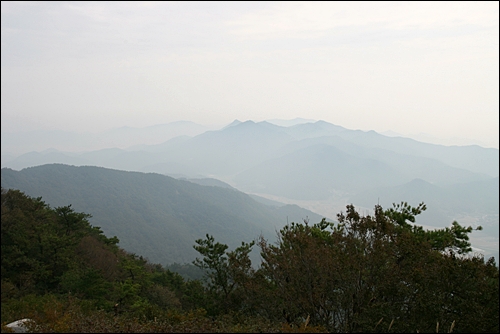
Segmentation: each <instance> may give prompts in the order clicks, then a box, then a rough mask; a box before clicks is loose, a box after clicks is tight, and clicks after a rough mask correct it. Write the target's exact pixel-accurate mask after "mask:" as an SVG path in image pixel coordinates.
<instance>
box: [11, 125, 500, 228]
mask: <svg viewBox="0 0 500 334" xmlns="http://www.w3.org/2000/svg"><path fill="white" fill-rule="evenodd" d="M273 123H276V124H273ZM297 123H298V124H297ZM278 124H280V125H278ZM291 124H293V125H291ZM283 125H289V126H283ZM122 130H123V129H122ZM176 133H180V134H181V135H180V136H177V137H173V138H172V131H165V134H164V136H165V137H164V138H165V140H164V141H163V142H158V143H156V144H154V145H147V143H144V142H142V143H141V142H137V144H136V145H132V146H129V147H127V148H124V147H123V146H121V147H122V148H117V147H111V148H108V149H102V150H95V151H87V152H80V153H76V152H62V151H57V150H47V151H43V152H32V153H28V154H24V155H21V156H19V157H17V158H12V157H10V158H9V160H6V161H5V162H4V161H2V167H9V168H12V169H15V170H21V169H23V168H26V167H32V166H38V165H42V164H48V163H64V164H68V165H75V166H84V165H88V166H101V167H106V168H112V169H118V170H124V171H137V172H153V173H160V174H165V175H170V176H173V177H176V178H185V179H197V180H199V181H197V182H198V183H202V182H209V183H210V182H212V183H213V182H214V181H207V180H205V179H217V180H219V181H223V182H225V183H226V184H227V185H228V186H230V187H233V188H235V189H238V190H239V191H243V192H245V193H249V194H252V195H253V196H256V195H258V196H260V197H254V198H255V199H257V200H259V201H260V202H265V201H270V200H277V201H278V202H284V203H296V204H299V205H301V206H304V207H306V208H311V209H312V208H313V207H314V208H319V207H322V208H325V205H330V204H331V206H332V207H333V208H335V210H339V209H342V208H345V204H349V203H353V204H354V205H357V206H361V207H364V208H368V209H369V208H373V205H374V204H376V203H377V202H380V203H381V204H383V205H384V207H387V206H390V205H391V203H392V202H399V201H409V202H410V204H412V205H416V204H418V203H413V202H412V201H417V200H418V201H419V202H420V201H424V202H426V203H427V204H428V208H429V209H428V213H426V216H425V220H426V221H425V222H422V224H427V225H432V226H448V225H449V224H450V223H451V222H452V221H453V220H454V219H458V218H463V220H464V221H463V222H461V221H459V222H460V223H465V224H467V223H469V222H474V223H476V224H482V225H485V226H488V228H492V229H493V230H495V227H494V226H495V225H496V226H497V227H496V230H498V211H499V210H498V174H499V173H498V172H499V151H498V149H493V148H483V147H480V146H474V145H473V146H443V145H435V144H428V143H422V142H418V141H416V140H413V139H408V138H402V137H388V136H384V135H381V134H378V133H376V132H374V131H360V130H349V129H346V128H343V127H341V126H338V125H335V124H331V123H328V122H324V121H316V122H307V120H296V121H293V122H277V121H276V120H274V122H272V121H271V122H266V121H264V122H254V121H243V122H242V121H238V120H236V121H234V122H232V123H231V124H229V125H227V126H225V127H223V128H222V129H220V130H210V131H205V132H203V133H200V134H196V135H193V134H190V133H181V132H176ZM157 134H158V133H157ZM160 134H161V131H160ZM160 137H161V136H160ZM200 180H205V181H200ZM194 182H196V181H194ZM419 182H420V183H419ZM218 186H220V184H219V185H218ZM320 202H321V203H322V204H321V205H316V204H317V203H320ZM267 203H272V202H267ZM311 203H313V204H314V205H313V204H311ZM308 205H309V206H308ZM315 211H317V212H319V213H323V214H325V212H327V210H316V209H315ZM331 211H332V210H330V211H328V213H330V212H331ZM330 216H331V215H330ZM492 226H493V227H492Z"/></svg>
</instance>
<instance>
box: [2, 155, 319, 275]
mask: <svg viewBox="0 0 500 334" xmlns="http://www.w3.org/2000/svg"><path fill="white" fill-rule="evenodd" d="M194 181H195V182H198V183H204V184H206V185H200V184H196V183H193V182H190V181H187V180H176V179H173V178H171V177H168V176H165V175H159V174H151V173H149V174H146V173H138V172H124V171H118V170H112V169H106V168H101V167H91V166H83V167H74V166H67V165H61V164H50V165H43V166H38V167H32V168H27V169H24V170H22V171H14V170H12V169H7V168H3V169H2V171H1V184H2V187H3V188H6V189H9V188H13V189H19V190H21V191H23V192H25V193H26V194H27V195H30V196H32V197H39V196H42V197H43V200H44V201H45V202H46V203H48V204H50V205H51V206H52V207H57V206H65V205H69V204H71V205H72V207H73V208H74V209H75V210H76V211H78V212H86V213H89V214H91V215H92V216H93V218H92V219H91V223H92V224H93V225H95V226H100V227H101V228H102V230H103V231H104V232H105V234H106V235H107V236H114V235H116V236H117V237H118V238H119V239H120V246H121V247H122V248H124V249H125V250H127V251H129V252H134V253H137V254H139V255H142V256H145V257H147V258H148V259H149V260H151V261H152V262H154V263H162V264H164V265H166V264H171V263H173V262H177V263H183V262H190V261H192V260H194V258H195V257H196V256H197V255H198V254H197V253H196V252H195V251H194V249H193V247H192V246H193V245H194V243H195V240H196V239H198V238H204V237H205V234H207V233H208V234H212V235H213V236H214V237H215V238H216V240H217V241H220V242H223V243H226V244H228V245H230V246H231V247H233V248H234V247H237V246H239V245H240V243H241V242H242V241H251V240H254V239H255V238H257V237H258V236H259V235H261V234H262V235H264V236H265V237H266V238H267V239H269V240H274V238H275V237H276V231H277V230H279V229H280V228H282V227H283V226H284V225H285V224H286V223H287V221H289V222H292V221H295V222H301V221H302V220H303V219H309V220H310V221H311V223H315V222H318V221H320V220H321V218H322V217H321V216H319V215H317V214H315V213H313V212H311V211H308V210H305V209H302V208H299V207H298V206H296V205H281V206H272V205H265V204H262V203H259V202H257V201H255V200H254V199H252V198H250V196H248V195H246V194H244V193H242V192H239V191H237V190H236V189H234V188H230V187H225V186H223V187H221V185H223V184H222V183H221V182H220V181H217V180H214V181H213V182H215V183H216V186H213V185H211V184H209V183H210V180H208V179H205V180H194ZM254 255H257V254H254ZM257 256H258V255H257ZM256 263H258V261H257V262H256Z"/></svg>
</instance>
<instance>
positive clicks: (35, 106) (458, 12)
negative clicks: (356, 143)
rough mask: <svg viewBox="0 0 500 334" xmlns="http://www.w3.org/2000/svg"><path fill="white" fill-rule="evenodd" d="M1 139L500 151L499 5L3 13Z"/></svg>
mask: <svg viewBox="0 0 500 334" xmlns="http://www.w3.org/2000/svg"><path fill="white" fill-rule="evenodd" d="M1 29H2V30H1V31H2V35H1V43H2V44H1V49H2V50H1V52H2V59H1V80H2V81H1V84H2V88H1V121H2V131H18V130H31V129H67V130H72V131H73V130H78V131H97V130H104V129H108V128H112V127H120V126H125V125H126V126H136V127H143V126H148V125H153V124H159V123H168V122H172V121H178V120H190V121H194V122H197V123H200V124H207V125H208V124H224V123H229V122H231V121H232V120H234V119H239V120H242V121H243V120H247V119H252V120H255V121H260V120H264V119H272V118H282V119H292V118H296V117H302V118H311V119H317V120H319V119H322V120H325V121H328V122H331V123H334V124H337V125H341V126H344V127H347V128H350V129H362V130H375V131H379V132H382V131H387V130H392V131H396V132H399V133H404V134H409V133H419V132H425V133H428V134H430V135H432V136H436V137H465V138H471V139H473V140H475V141H478V142H482V143H484V144H486V145H487V146H490V147H497V148H498V138H499V3H498V2H431V3H426V2H401V3H393V2H390V3H388V2H375V3H373V2H369V3H359V2H354V3H351V2H348V3H338V2H322V3H310V2H307V3H297V2H293V3H283V2H279V3H273V2H265V3H254V2H252V3H240V2H238V3H227V2H223V3H217V2H216V3H205V2H203V3H192V2H189V3H157V2H140V3H139V2H137V3H129V2H126V3H115V2H108V3H102V2H4V1H2V2H1Z"/></svg>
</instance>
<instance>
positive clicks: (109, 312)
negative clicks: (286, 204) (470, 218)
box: [1, 189, 499, 332]
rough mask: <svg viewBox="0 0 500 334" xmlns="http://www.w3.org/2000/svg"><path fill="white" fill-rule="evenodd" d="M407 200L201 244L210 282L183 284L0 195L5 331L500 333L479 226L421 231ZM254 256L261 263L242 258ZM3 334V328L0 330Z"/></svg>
mask: <svg viewBox="0 0 500 334" xmlns="http://www.w3.org/2000/svg"><path fill="white" fill-rule="evenodd" d="M423 210H425V205H424V204H423V203H422V204H420V205H418V206H417V207H411V206H410V205H408V204H407V203H401V204H399V205H395V206H394V207H393V208H391V209H388V210H384V209H383V208H382V207H380V206H375V214H374V215H373V216H361V215H360V214H359V213H358V212H357V211H356V209H355V208H354V206H352V205H350V206H347V208H346V212H345V213H340V214H339V215H338V221H339V223H338V224H334V223H330V222H327V221H326V220H323V221H321V222H320V223H317V224H313V225H309V224H308V223H307V222H304V223H292V224H290V225H287V226H285V227H284V228H283V229H281V230H280V231H279V237H278V242H276V243H269V242H268V241H267V240H266V239H264V238H263V237H261V238H260V239H258V240H254V241H251V242H249V243H247V242H242V244H241V246H240V247H237V248H236V249H234V250H232V251H229V250H228V247H227V245H225V244H221V243H219V242H217V241H216V240H215V239H214V238H213V237H212V236H210V235H207V236H206V238H205V239H198V240H196V241H195V245H194V248H195V249H196V250H197V251H198V253H199V254H200V258H198V259H197V260H196V261H195V265H197V266H199V267H201V268H202V269H204V270H205V273H206V274H205V278H204V280H203V281H199V280H184V279H183V278H182V277H181V276H180V275H178V274H176V273H174V272H171V271H169V270H166V269H164V268H163V267H162V266H161V265H157V264H152V263H149V262H148V261H146V260H145V259H143V258H142V257H140V256H137V255H134V254H130V253H127V252H125V251H123V250H122V249H120V248H119V247H118V246H117V243H118V239H117V238H116V237H111V238H109V237H106V236H105V235H104V234H103V233H102V231H101V230H100V228H98V227H95V226H91V225H90V224H89V222H88V218H89V215H88V214H86V213H78V212H75V211H74V210H73V209H72V208H71V206H66V207H58V208H50V207H49V206H48V205H46V204H45V203H44V202H43V201H42V199H41V198H31V197H28V196H26V195H25V194H23V193H22V192H20V191H18V190H8V191H5V190H3V189H2V194H1V214H2V220H1V238H2V240H1V241H2V244H1V247H2V249H1V250H2V265H1V277H2V281H1V284H2V286H1V288H2V289H1V293H2V296H1V298H2V299H1V300H2V309H1V312H2V313H1V315H2V325H5V324H6V323H8V322H11V321H14V320H17V319H21V318H31V319H34V320H35V323H36V325H35V323H34V324H33V325H32V328H31V329H32V330H35V331H41V332H43V331H56V332H84V331H85V332H104V331H110V332H116V331H125V332H168V331H170V332H171V331H177V332H188V331H196V332H235V331H244V332H258V331H266V332H283V331H288V332H293V331H302V332H304V331H310V332H321V331H328V332H360V331H362V332H374V331H382V332H385V331H393V332H415V331H417V330H418V331H420V332H430V331H433V332H434V331H441V332H448V331H453V332H498V330H499V328H498V326H499V319H498V313H499V310H498V308H499V300H498V296H499V294H498V283H499V281H498V267H497V265H496V263H495V261H494V259H493V258H490V259H489V260H488V261H485V260H484V259H483V258H482V257H481V256H479V255H475V254H471V249H470V243H469V242H468V234H470V233H471V232H472V231H473V229H472V228H471V227H462V226H460V225H459V224H458V223H454V224H453V225H452V226H451V227H448V228H444V229H440V230H434V231H426V230H424V229H422V228H421V227H419V226H417V225H415V224H414V223H415V220H416V219H415V217H416V216H417V215H418V214H419V213H421V212H422V211H423ZM255 245H257V246H258V247H259V248H260V251H261V255H262V263H261V264H260V266H259V267H256V268H254V267H253V266H252V265H251V262H250V259H249V252H250V250H251V249H252V247H254V246H255ZM3 329H4V328H3V327H2V330H3Z"/></svg>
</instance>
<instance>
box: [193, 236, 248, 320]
mask: <svg viewBox="0 0 500 334" xmlns="http://www.w3.org/2000/svg"><path fill="white" fill-rule="evenodd" d="M196 243H197V244H198V245H197V246H196V245H195V246H193V247H194V249H196V250H197V251H198V252H199V253H200V254H201V255H203V259H199V258H196V260H195V261H193V264H194V265H195V266H197V267H199V268H201V269H203V270H205V275H206V283H207V285H208V289H209V291H210V292H211V293H212V294H213V296H214V300H215V301H216V305H214V307H215V309H217V310H218V311H217V312H219V311H223V310H225V311H227V310H229V309H231V308H234V307H239V306H240V305H238V306H236V305H235V304H241V302H242V300H241V299H239V298H234V297H235V295H239V296H240V297H242V296H241V293H238V291H237V290H240V291H241V289H244V288H245V286H246V284H247V282H248V280H249V277H251V275H252V272H253V269H252V266H251V265H252V263H251V261H250V258H249V253H250V251H251V250H252V247H253V246H254V244H255V242H254V241H252V242H250V243H245V242H242V243H241V246H240V247H238V248H236V249H235V250H234V251H231V252H227V249H228V246H227V245H225V244H221V243H219V242H215V239H214V237H213V236H211V235H208V234H207V235H206V239H205V240H203V239H198V240H196ZM238 299H239V300H238Z"/></svg>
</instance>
